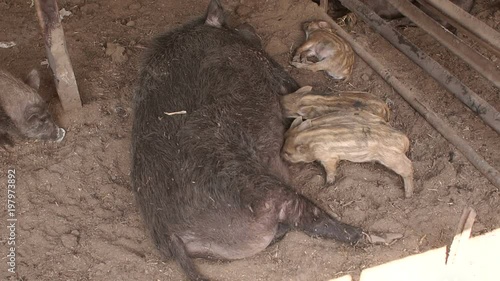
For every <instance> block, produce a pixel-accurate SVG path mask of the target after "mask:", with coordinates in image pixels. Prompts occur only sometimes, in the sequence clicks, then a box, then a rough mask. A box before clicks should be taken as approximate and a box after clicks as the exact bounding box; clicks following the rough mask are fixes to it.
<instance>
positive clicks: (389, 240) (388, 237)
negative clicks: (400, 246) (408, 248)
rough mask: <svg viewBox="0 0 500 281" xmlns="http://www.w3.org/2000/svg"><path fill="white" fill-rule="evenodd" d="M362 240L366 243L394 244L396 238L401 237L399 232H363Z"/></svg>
mask: <svg viewBox="0 0 500 281" xmlns="http://www.w3.org/2000/svg"><path fill="white" fill-rule="evenodd" d="M363 235H364V239H363V242H365V243H367V244H385V245H391V244H394V243H395V242H396V241H397V240H398V239H400V238H402V237H403V234H401V233H377V234H375V233H363Z"/></svg>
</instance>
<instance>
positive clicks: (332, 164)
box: [321, 158, 340, 184]
mask: <svg viewBox="0 0 500 281" xmlns="http://www.w3.org/2000/svg"><path fill="white" fill-rule="evenodd" d="M339 161H340V159H338V158H329V159H327V160H321V165H323V167H324V168H325V172H326V182H327V183H329V184H332V183H334V182H335V176H336V174H337V164H338V163H339Z"/></svg>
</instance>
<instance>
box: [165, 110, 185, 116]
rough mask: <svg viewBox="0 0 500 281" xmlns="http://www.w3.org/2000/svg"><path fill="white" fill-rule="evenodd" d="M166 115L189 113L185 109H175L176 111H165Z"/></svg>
mask: <svg viewBox="0 0 500 281" xmlns="http://www.w3.org/2000/svg"><path fill="white" fill-rule="evenodd" d="M163 113H165V115H168V116H172V115H180V114H187V112H186V111H185V110H181V111H174V112H163Z"/></svg>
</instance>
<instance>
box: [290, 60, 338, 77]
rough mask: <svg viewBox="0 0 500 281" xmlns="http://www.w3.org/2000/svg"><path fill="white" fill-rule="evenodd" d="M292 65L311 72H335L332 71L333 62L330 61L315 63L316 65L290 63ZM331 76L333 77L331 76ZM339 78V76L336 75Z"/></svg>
mask: <svg viewBox="0 0 500 281" xmlns="http://www.w3.org/2000/svg"><path fill="white" fill-rule="evenodd" d="M290 64H291V65H293V66H295V67H296V68H304V69H308V70H311V71H313V72H317V71H321V70H329V73H332V74H333V72H332V71H331V67H332V66H331V61H330V60H328V59H325V60H322V61H319V62H315V63H300V62H293V61H292V62H290ZM330 76H332V75H331V74H330ZM336 76H337V75H336Z"/></svg>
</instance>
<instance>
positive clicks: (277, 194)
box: [131, 1, 363, 280]
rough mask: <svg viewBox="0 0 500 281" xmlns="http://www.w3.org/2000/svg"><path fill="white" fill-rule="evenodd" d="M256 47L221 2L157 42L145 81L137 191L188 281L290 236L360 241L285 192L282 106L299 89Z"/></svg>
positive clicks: (135, 146)
mask: <svg viewBox="0 0 500 281" xmlns="http://www.w3.org/2000/svg"><path fill="white" fill-rule="evenodd" d="M255 38H257V37H256V36H252V34H251V33H250V32H247V31H245V32H241V31H238V30H230V29H228V28H227V27H226V26H225V24H224V19H223V10H222V7H221V6H220V3H219V1H212V2H211V3H210V4H209V7H208V11H207V15H206V17H205V19H204V20H201V21H198V22H194V23H191V24H188V25H186V26H184V27H181V28H179V29H177V30H174V31H172V32H169V33H167V34H165V35H162V36H160V37H158V38H156V39H155V40H154V41H153V43H152V47H151V49H150V50H149V52H148V53H147V55H146V58H145V61H144V63H143V65H142V68H141V71H140V76H139V85H138V89H137V92H136V94H135V97H134V102H135V105H134V107H135V109H134V110H135V113H134V114H135V117H134V124H133V131H132V157H133V159H132V161H133V163H132V174H131V175H132V183H133V188H134V191H135V194H136V198H137V202H138V204H139V206H140V208H141V210H142V214H143V216H144V219H145V221H146V225H147V226H148V228H149V230H150V231H151V234H152V237H153V239H154V242H155V243H156V245H157V246H158V248H159V250H160V251H161V253H162V254H164V255H165V256H167V257H169V256H171V257H173V258H175V259H176V260H177V261H178V262H179V264H180V266H181V267H182V269H183V270H184V272H185V273H186V275H187V276H188V278H189V279H190V280H206V278H205V277H203V275H201V274H200V273H199V272H198V270H197V269H196V267H195V265H194V263H193V261H192V260H191V258H193V257H203V258H214V259H227V260H232V259H241V258H245V257H249V256H252V255H254V254H256V253H258V252H260V251H262V250H264V249H265V248H266V247H267V246H268V245H269V244H270V243H271V242H272V241H273V240H274V239H276V238H279V237H280V236H282V235H283V234H284V233H286V231H287V230H289V229H292V228H294V229H299V230H302V231H304V232H305V233H307V234H309V235H311V236H318V237H324V238H332V239H338V240H340V241H343V242H347V243H351V244H354V243H356V242H357V241H358V240H359V239H361V238H362V237H363V235H362V230H361V229H359V228H355V227H352V226H349V225H346V224H343V223H341V222H339V221H337V220H335V219H333V218H331V217H330V216H328V215H327V214H326V213H325V212H324V211H322V210H320V209H319V208H317V207H316V206H315V205H314V204H313V203H311V202H310V201H309V200H307V199H306V198H304V197H302V196H300V195H298V194H297V193H296V192H294V191H293V190H292V189H291V188H290V187H289V185H288V184H287V177H288V175H287V169H286V166H285V164H284V163H283V162H282V160H281V158H280V149H281V146H282V144H283V134H284V131H285V128H284V125H283V117H282V114H281V112H282V111H281V106H280V103H279V97H280V95H283V94H285V93H289V92H293V91H295V90H297V89H298V85H297V84H296V82H295V81H294V80H293V79H292V78H291V77H290V76H289V75H288V74H287V73H286V72H285V71H284V70H283V69H282V68H281V67H280V66H279V65H278V64H277V63H276V62H274V61H273V60H272V59H271V58H269V57H268V56H267V55H266V54H265V53H264V52H263V51H262V49H260V48H259V47H258V44H255V42H252V41H254V40H253V39H255Z"/></svg>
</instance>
